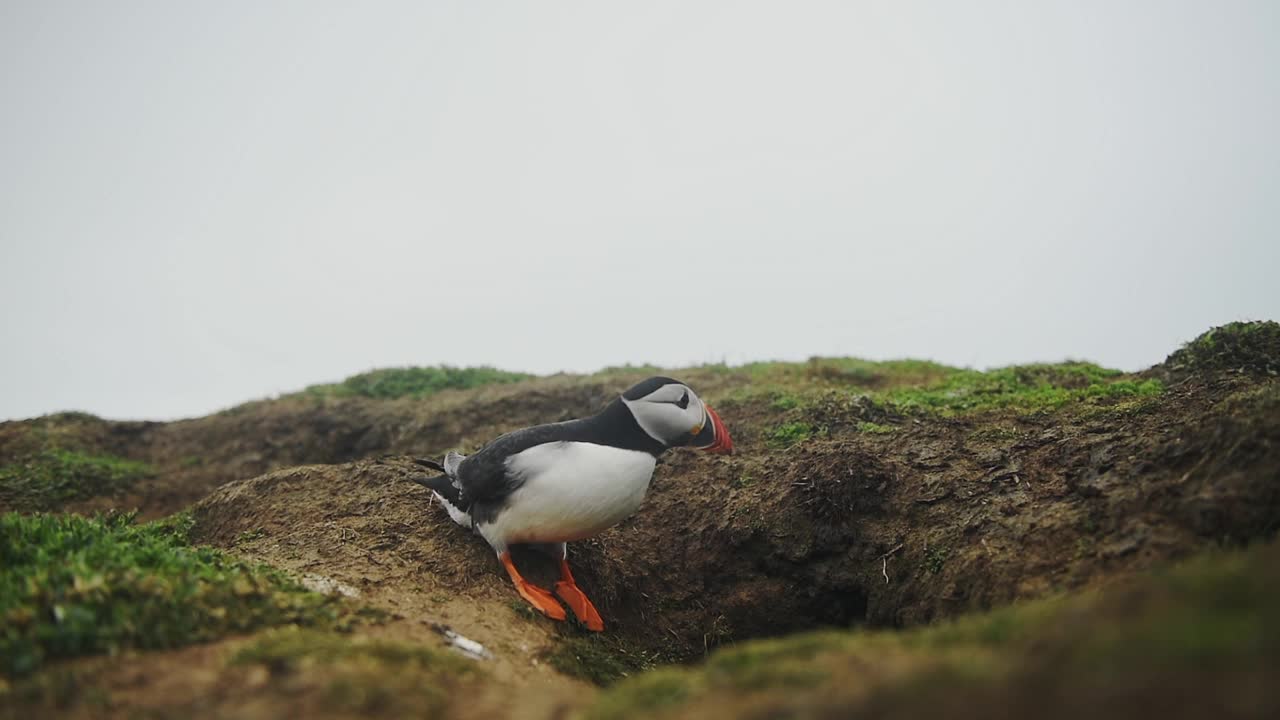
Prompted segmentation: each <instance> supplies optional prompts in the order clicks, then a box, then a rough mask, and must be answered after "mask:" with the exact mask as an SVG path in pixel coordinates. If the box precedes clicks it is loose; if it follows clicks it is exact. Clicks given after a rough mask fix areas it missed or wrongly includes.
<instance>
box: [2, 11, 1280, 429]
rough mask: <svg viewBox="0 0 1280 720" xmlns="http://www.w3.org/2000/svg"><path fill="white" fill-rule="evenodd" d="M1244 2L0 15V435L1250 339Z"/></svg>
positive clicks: (1252, 15) (1271, 262) (1255, 161)
mask: <svg viewBox="0 0 1280 720" xmlns="http://www.w3.org/2000/svg"><path fill="white" fill-rule="evenodd" d="M1277 128H1280V3H1277V2H1274V0H1262V1H1259V2H1232V1H1227V0H1214V1H1212V2H1210V1H1209V0H1201V1H1199V2H1185V1H1177V0H1152V1H1150V2H1125V1H1120V0H1095V1H1083V2H1082V1H1081V0H1069V1H1063V2H1021V1H1017V2H1015V1H1010V2H981V1H977V0H973V1H970V2H964V3H956V2H945V1H942V0H939V1H938V2H927V3H926V2H903V1H901V0H893V1H886V2H849V1H847V0H846V1H842V2H829V3H814V2H770V3H748V2H741V1H733V2H720V3H697V2H689V1H687V0H682V1H680V2H644V3H637V2H625V3H611V2H601V1H598V0H593V1H591V2H581V3H562V2H557V3H548V2H523V3H493V2H481V1H479V0H468V1H466V2H456V3H446V2H421V1H420V0H419V1H414V2H399V3H396V2H362V3H356V2H316V1H315V0H307V1H305V2H263V1H261V0H253V1H252V2H249V1H235V2H232V1H224V2H198V3H197V2H178V1H175V0H157V1H155V2H133V1H126V0H117V1H114V2H96V1H95V2H65V1H56V0H30V1H24V0H2V1H0V330H2V332H3V335H2V337H3V345H2V347H0V418H5V417H7V418H13V417H24V416H31V415H37V414H41V413H45V412H50V411H55V410H62V409H82V410H87V411H90V412H94V413H98V414H102V415H106V416H108V417H127V418H170V417H177V416H190V415H199V414H204V413H206V412H209V411H211V410H214V409H218V408H222V407H226V406H229V405H233V404H236V403H238V402H240V401H243V400H247V399H251V398H256V397H263V396H266V395H270V394H273V393H276V392H281V391H289V390H294V389H298V388H301V387H302V386H304V385H307V384H309V383H313V382H320V381H327V380H335V379H339V378H342V377H344V376H346V375H349V374H352V373H355V372H359V371H363V370H367V369H369V368H373V367H381V366H389V365H403V364H434V363H452V364H458V365H471V364H493V365H497V366H500V367H505V368H511V369H523V370H529V371H534V372H552V371H556V370H576V371H587V370H593V369H596V368H599V367H601V366H604V365H610V364H621V363H626V362H632V363H641V362H653V363H657V364H662V365H683V364H690V363H701V362H712V361H721V360H726V361H729V362H742V361H747V360H757V359H769V358H783V359H803V358H805V357H808V356H810V355H815V354H821V355H859V356H864V357H869V358H889V357H901V356H911V357H927V358H933V359H936V360H939V361H942V362H947V363H953V364H961V365H973V366H977V367H985V366H991V365H1001V364H1009V363H1015V362H1028V361H1037V360H1059V359H1063V358H1065V357H1068V356H1070V357H1083V358H1087V359H1092V360H1095V361H1098V362H1101V363H1104V364H1107V365H1112V366H1118V367H1121V368H1125V369H1136V368H1140V367H1144V366H1147V365H1150V364H1152V363H1155V362H1158V361H1159V360H1161V359H1163V357H1164V355H1165V354H1166V353H1167V352H1168V351H1170V350H1172V349H1173V348H1174V347H1175V346H1176V345H1177V344H1178V343H1180V342H1181V341H1184V340H1186V339H1189V338H1190V337H1192V336H1194V335H1195V334H1197V333H1198V332H1200V331H1202V330H1204V329H1206V328H1208V327H1209V326H1211V325H1214V324H1220V323H1223V322H1228V321H1231V320H1240V319H1277V318H1280V287H1277V282H1276V279H1277V269H1278V268H1280V237H1278V235H1280V233H1278V231H1280V141H1278V139H1277Z"/></svg>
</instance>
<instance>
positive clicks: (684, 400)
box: [676, 390, 689, 410]
mask: <svg viewBox="0 0 1280 720" xmlns="http://www.w3.org/2000/svg"><path fill="white" fill-rule="evenodd" d="M676 407H678V408H680V409H681V410H688V409H689V391H688V390H685V391H684V394H683V395H681V396H680V399H679V400H677V401H676Z"/></svg>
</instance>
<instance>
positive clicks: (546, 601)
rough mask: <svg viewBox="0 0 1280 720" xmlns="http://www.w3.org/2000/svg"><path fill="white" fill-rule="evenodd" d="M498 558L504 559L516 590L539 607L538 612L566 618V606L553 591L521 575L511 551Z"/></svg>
mask: <svg viewBox="0 0 1280 720" xmlns="http://www.w3.org/2000/svg"><path fill="white" fill-rule="evenodd" d="M498 559H499V560H501V561H502V566H503V567H505V568H506V569H507V575H510V576H511V582H512V583H514V584H515V586H516V592H518V593H520V597H522V598H524V599H525V601H527V602H528V603H529V604H530V605H532V606H534V607H535V608H537V609H538V612H540V613H542V614H543V615H546V616H547V617H549V618H551V619H552V620H564V619H565V617H566V616H565V612H564V608H563V607H560V603H558V602H556V599H555V598H554V597H552V596H551V593H549V592H547V591H546V590H543V589H542V588H540V587H538V586H537V585H534V584H532V583H530V582H529V581H527V580H525V579H524V577H522V576H521V575H520V571H519V570H516V565H515V563H514V562H512V561H511V553H509V552H504V553H502V554H501V555H499V556H498Z"/></svg>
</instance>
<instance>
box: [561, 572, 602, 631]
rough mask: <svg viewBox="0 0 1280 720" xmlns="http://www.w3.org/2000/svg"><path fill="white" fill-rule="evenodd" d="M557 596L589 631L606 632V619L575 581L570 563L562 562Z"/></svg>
mask: <svg viewBox="0 0 1280 720" xmlns="http://www.w3.org/2000/svg"><path fill="white" fill-rule="evenodd" d="M556 595H559V596H560V599H561V600H564V602H565V604H566V605H568V606H569V609H570V610H572V611H573V614H574V616H576V617H577V618H578V621H579V622H581V623H582V624H583V625H585V626H586V627H587V629H588V630H594V631H595V632H600V631H601V630H604V619H602V618H601V617H600V613H599V612H597V611H596V606H595V605H592V604H591V601H590V600H588V599H587V596H586V595H585V594H583V592H582V590H581V589H580V588H579V587H578V583H576V582H575V581H574V579H573V573H571V572H569V563H567V562H565V561H564V560H561V561H560V582H558V583H556Z"/></svg>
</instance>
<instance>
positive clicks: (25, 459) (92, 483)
mask: <svg viewBox="0 0 1280 720" xmlns="http://www.w3.org/2000/svg"><path fill="white" fill-rule="evenodd" d="M42 444H43V445H44V446H43V447H41V448H39V449H38V450H36V451H34V452H32V453H30V454H26V455H23V456H21V457H19V458H17V459H15V460H14V461H12V462H11V463H10V464H8V465H4V466H0V501H2V502H3V503H4V504H5V505H7V506H8V507H10V508H12V509H15V510H22V511H28V512H29V511H34V510H49V509H53V508H56V507H58V506H59V505H61V504H63V503H65V502H68V501H71V500H78V499H82V498H88V497H95V496H99V495H110V494H112V493H116V492H119V491H121V490H125V489H127V488H128V487H130V486H131V485H133V483H135V482H136V481H138V480H139V479H141V478H145V477H149V476H151V475H153V474H154V471H153V470H152V469H151V467H150V466H149V465H147V464H146V463H141V462H137V461H134V460H125V459H123V458H118V457H113V456H111V455H92V454H87V453H83V452H78V451H76V450H68V449H65V448H62V447H57V446H55V445H52V444H49V443H47V442H45V443H42Z"/></svg>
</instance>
